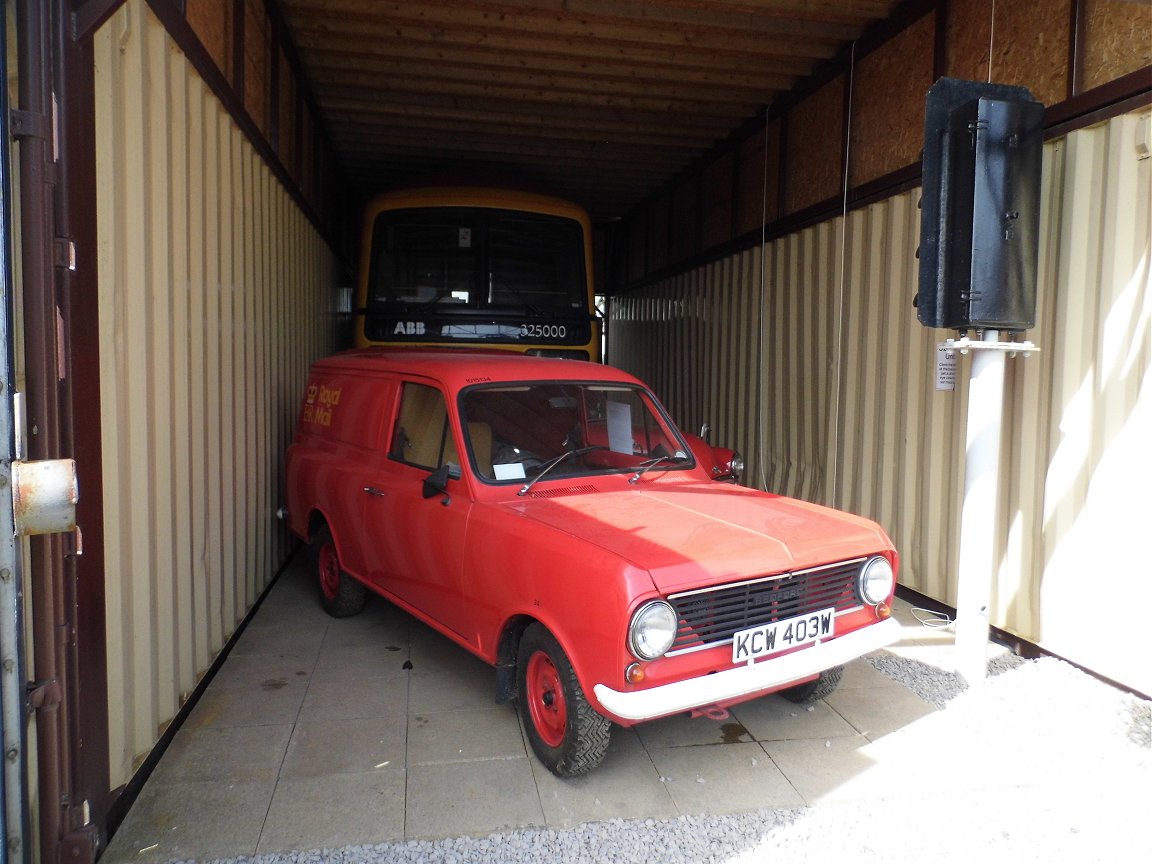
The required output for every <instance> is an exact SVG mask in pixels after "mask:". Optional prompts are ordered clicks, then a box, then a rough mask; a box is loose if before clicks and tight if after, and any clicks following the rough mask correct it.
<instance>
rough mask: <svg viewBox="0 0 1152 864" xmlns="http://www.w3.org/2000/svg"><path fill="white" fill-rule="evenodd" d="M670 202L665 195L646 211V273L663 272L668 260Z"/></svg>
mask: <svg viewBox="0 0 1152 864" xmlns="http://www.w3.org/2000/svg"><path fill="white" fill-rule="evenodd" d="M671 210H672V202H671V200H670V199H669V198H668V196H667V195H664V196H661V197H660V198H659V199H658V200H657V201H656V203H655V204H653V205H652V206H651V207H650V208H649V209H648V272H649V273H654V272H656V271H657V270H663V269H664V268H665V267H667V266H668V264H669V263H670V262H669V260H668V222H669V219H670V216H671Z"/></svg>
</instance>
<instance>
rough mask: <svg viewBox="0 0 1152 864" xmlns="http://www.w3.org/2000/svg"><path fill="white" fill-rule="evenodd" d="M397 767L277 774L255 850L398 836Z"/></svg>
mask: <svg viewBox="0 0 1152 864" xmlns="http://www.w3.org/2000/svg"><path fill="white" fill-rule="evenodd" d="M406 783H407V774H406V772H405V770H404V769H403V768H391V767H390V768H383V769H380V770H378V771H372V772H370V773H365V774H338V775H329V776H324V777H281V778H280V782H279V783H278V784H277V785H276V791H275V794H274V795H273V796H272V804H271V806H270V807H269V808H268V818H267V820H266V822H265V823H264V830H263V832H262V833H261V835H260V842H259V845H258V847H257V850H256V851H257V852H288V851H292V850H299V849H321V848H330V847H334V846H345V845H350V844H357V845H360V844H365V843H386V842H388V841H392V840H403V839H404V793H405V786H406Z"/></svg>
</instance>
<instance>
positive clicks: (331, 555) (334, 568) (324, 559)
mask: <svg viewBox="0 0 1152 864" xmlns="http://www.w3.org/2000/svg"><path fill="white" fill-rule="evenodd" d="M320 590H321V591H323V592H324V596H325V597H327V598H328V599H329V600H335V599H336V594H337V592H339V590H340V559H339V558H337V557H336V546H335V544H333V543H325V544H324V545H323V546H321V547H320Z"/></svg>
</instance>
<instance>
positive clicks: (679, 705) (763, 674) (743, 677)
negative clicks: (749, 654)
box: [592, 618, 900, 720]
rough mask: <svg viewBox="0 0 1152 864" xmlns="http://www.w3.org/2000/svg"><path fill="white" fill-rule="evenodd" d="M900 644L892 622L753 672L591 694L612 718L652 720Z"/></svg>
mask: <svg viewBox="0 0 1152 864" xmlns="http://www.w3.org/2000/svg"><path fill="white" fill-rule="evenodd" d="M899 639H900V623H899V622H898V621H897V620H896V619H895V618H889V619H887V620H886V621H881V622H880V623H879V624H871V625H869V626H867V627H864V628H861V629H860V630H854V631H852V632H851V633H846V634H845V635H843V636H838V637H836V638H835V639H832V640H830V641H828V642H823V643H821V644H819V645H813V646H812V647H810V648H805V649H803V650H802V651H794V652H793V653H791V654H785V655H784V656H783V657H775V658H767V659H764V660H760V661H758V662H756V663H753V664H752V665H750V666H736V667H734V668H732V669H726V670H724V671H723V672H717V673H715V674H713V675H702V676H700V677H699V678H690V679H688V680H686V681H676V682H674V683H672V684H662V685H660V686H659V687H652V688H650V689H648V690H634V691H632V692H629V693H621V692H620V691H619V690H613V689H612V688H611V687H608V686H606V685H604V684H597V685H596V686H595V687H593V688H592V690H593V692H594V693H595V694H596V698H597V699H598V700H599V702H600V705H601V706H602V707H603V708H604V710H605V711H606V712H607V713H609V714H613V715H615V716H616V717H620V718H622V719H625V720H651V719H652V718H654V717H663V716H665V715H667V714H677V713H679V712H681V711H688V710H690V709H692V708H699V707H701V706H703V705H712V704H713V703H716V702H725V701H727V700H729V699H736V698H739V697H741V696H747V695H749V694H751V693H756V692H757V691H760V690H767V689H769V688H772V687H779V686H780V685H782V684H788V683H789V682H791V681H796V680H797V679H800V678H806V677H808V676H810V675H815V674H817V673H818V672H823V671H824V670H825V669H831V668H832V667H833V666H839V665H841V664H843V663H847V662H848V661H849V660H855V659H856V658H857V657H860V656H862V655H864V654H867V653H868V652H869V651H875V650H876V649H878V648H884V647H885V646H887V645H891V644H892V643H893V642H897V641H899Z"/></svg>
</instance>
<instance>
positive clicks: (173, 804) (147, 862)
mask: <svg viewBox="0 0 1152 864" xmlns="http://www.w3.org/2000/svg"><path fill="white" fill-rule="evenodd" d="M275 785H276V781H275V778H274V777H272V778H268V779H264V780H251V781H244V782H225V783H222V782H217V781H212V780H207V781H199V782H179V783H169V784H152V783H149V784H148V794H147V795H142V796H141V797H140V798H139V799H137V801H136V804H135V805H133V807H132V809H131V811H130V812H129V813H128V816H127V818H126V819H125V820H124V824H123V825H121V826H120V830H119V831H117V832H116V836H115V837H114V838H113V840H112V843H111V844H110V845H109V846H108V848H107V849H106V850H105V851H104V854H103V856H102V857H101V859H100V860H101V861H102V862H104V864H127V862H133V864H160V862H167V861H171V860H173V859H180V858H216V857H227V856H235V855H244V854H249V855H250V854H252V853H253V852H255V851H256V846H257V843H258V841H259V839H260V832H261V830H262V828H263V825H264V817H265V814H266V813H267V812H268V805H269V803H270V801H271V800H272V790H273V788H274V787H275Z"/></svg>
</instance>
